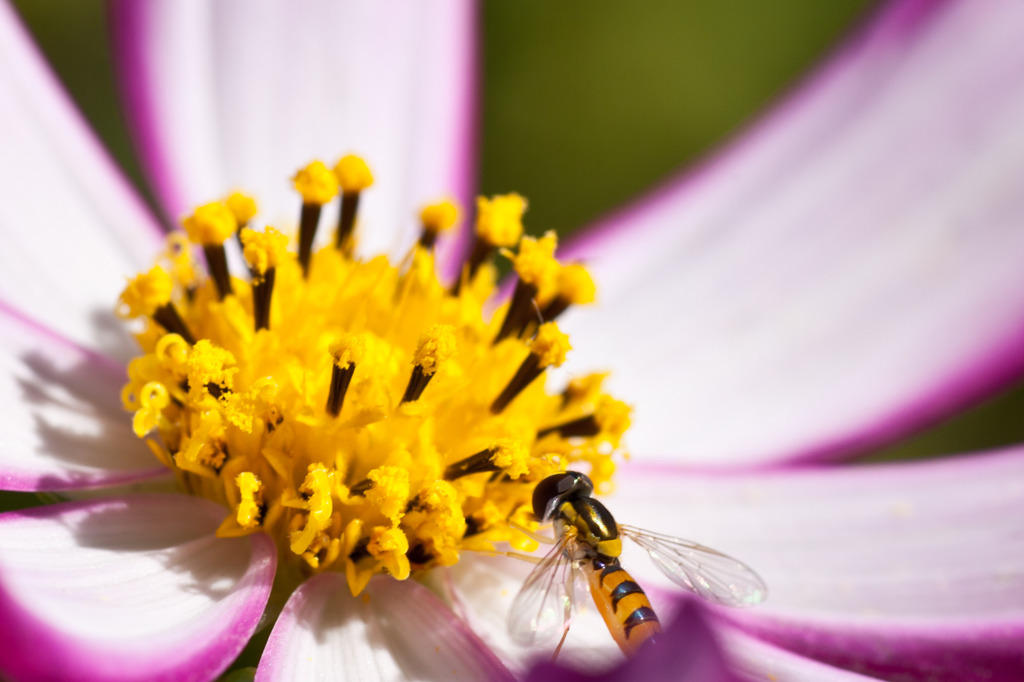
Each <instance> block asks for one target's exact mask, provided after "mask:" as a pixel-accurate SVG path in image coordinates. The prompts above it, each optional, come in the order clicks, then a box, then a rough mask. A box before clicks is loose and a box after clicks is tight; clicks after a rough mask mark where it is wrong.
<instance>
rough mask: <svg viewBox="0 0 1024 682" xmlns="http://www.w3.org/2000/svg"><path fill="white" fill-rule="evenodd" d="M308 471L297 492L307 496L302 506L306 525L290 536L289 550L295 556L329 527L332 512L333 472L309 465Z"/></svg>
mask: <svg viewBox="0 0 1024 682" xmlns="http://www.w3.org/2000/svg"><path fill="white" fill-rule="evenodd" d="M308 471H309V473H307V474H306V480H305V481H303V483H302V487H301V488H299V490H300V491H302V492H304V493H305V494H306V495H307V498H306V500H305V503H304V504H303V505H302V506H303V507H304V508H305V509H307V510H308V511H309V514H308V516H307V518H306V525H305V526H304V527H303V528H302V529H301V530H297V531H294V532H293V533H292V535H291V550H292V552H294V553H295V554H302V553H303V552H305V551H306V549H307V548H309V545H310V544H311V543H312V542H313V540H314V539H315V538H316V537H317V536H318V535H319V534H320V533H322V532H323V531H324V529H325V528H327V526H329V525H330V523H331V513H332V512H333V511H334V501H333V500H332V499H331V488H332V486H333V483H334V480H333V479H334V472H333V471H329V470H328V469H327V467H325V466H324V465H323V464H310V465H309V470H308Z"/></svg>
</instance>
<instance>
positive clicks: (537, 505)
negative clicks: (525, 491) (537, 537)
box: [533, 473, 575, 521]
mask: <svg viewBox="0 0 1024 682" xmlns="http://www.w3.org/2000/svg"><path fill="white" fill-rule="evenodd" d="M574 483H575V481H574V477H573V475H572V474H571V473H565V474H554V475H552V476H548V477H547V478H545V479H544V480H543V481H541V482H540V483H538V484H537V487H536V488H534V489H533V513H534V514H535V515H536V516H537V518H538V519H540V520H541V521H547V520H548V515H549V514H550V513H551V512H552V511H554V507H555V505H552V504H551V502H552V501H554V500H555V499H556V498H559V497H562V496H563V495H565V494H566V493H567V492H569V491H570V490H572V487H573V485H574Z"/></svg>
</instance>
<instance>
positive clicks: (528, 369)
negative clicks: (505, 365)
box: [491, 322, 572, 414]
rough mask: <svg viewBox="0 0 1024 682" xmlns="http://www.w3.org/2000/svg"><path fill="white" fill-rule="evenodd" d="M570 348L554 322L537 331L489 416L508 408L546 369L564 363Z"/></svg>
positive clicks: (493, 404) (542, 326) (566, 339)
mask: <svg viewBox="0 0 1024 682" xmlns="http://www.w3.org/2000/svg"><path fill="white" fill-rule="evenodd" d="M571 348H572V346H570V345H569V337H568V336H566V335H565V334H563V333H562V332H561V330H559V329H558V326H557V325H556V324H555V323H554V322H546V323H544V324H542V325H541V326H540V328H539V329H538V330H537V336H535V337H534V339H533V341H531V342H530V354H529V355H527V356H526V359H525V360H523V364H521V365H519V369H518V370H516V373H515V375H514V376H513V377H512V379H511V380H510V381H509V382H508V385H507V386H505V390H503V391H502V392H501V395H499V396H498V397H497V398H496V399H495V400H494V402H493V403H491V414H499V413H500V412H501V411H502V410H504V409H505V408H506V407H508V404H509V403H510V402H512V401H513V400H514V399H515V398H516V396H518V395H519V394H520V392H522V390H523V389H524V388H526V387H527V386H529V385H530V384H531V383H533V380H534V379H536V378H537V377H539V376H540V375H541V374H543V372H544V370H545V369H547V368H548V367H551V366H554V367H558V366H559V365H561V364H562V363H563V362H565V356H566V353H568V352H569V350H570V349H571Z"/></svg>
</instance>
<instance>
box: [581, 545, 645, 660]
mask: <svg viewBox="0 0 1024 682" xmlns="http://www.w3.org/2000/svg"><path fill="white" fill-rule="evenodd" d="M584 572H585V573H586V574H587V580H588V581H589V582H590V594H591V596H592V597H593V598H594V604H596V605H597V610H598V611H600V612H601V616H602V617H603V618H604V622H605V624H606V625H607V626H608V631H609V632H611V633H612V637H614V638H615V642H616V643H617V644H618V645H619V648H620V649H622V652H623V653H624V654H626V655H627V656H632V655H633V654H635V653H636V652H637V650H638V649H639V648H640V647H641V646H642V645H643V643H644V642H646V641H647V640H649V639H651V638H652V637H654V636H655V635H657V634H658V633H659V632H661V623H660V622H658V616H657V615H656V614H655V613H654V609H652V608H651V602H650V601H649V600H648V599H647V595H646V594H644V591H643V588H641V587H640V586H639V585H637V583H636V581H634V580H633V578H632V576H630V575H629V573H627V572H626V571H625V570H624V569H623V568H622V565H621V564H620V563H619V561H618V559H612V560H611V561H609V560H608V558H607V557H604V558H603V561H602V562H599V563H597V564H596V565H595V563H594V562H588V563H586V564H584Z"/></svg>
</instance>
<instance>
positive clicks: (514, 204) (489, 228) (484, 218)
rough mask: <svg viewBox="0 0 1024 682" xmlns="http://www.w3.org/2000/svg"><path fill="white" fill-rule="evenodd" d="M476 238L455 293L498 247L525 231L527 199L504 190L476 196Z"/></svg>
mask: <svg viewBox="0 0 1024 682" xmlns="http://www.w3.org/2000/svg"><path fill="white" fill-rule="evenodd" d="M476 211H477V216H476V240H475V241H474V243H473V250H472V251H471V252H470V254H469V260H468V261H467V262H466V264H465V265H464V266H463V269H462V275H461V276H460V277H459V279H457V280H455V284H454V285H453V286H452V295H453V296H457V295H458V293H459V291H460V289H461V287H462V281H463V280H465V281H466V283H469V282H472V281H473V278H474V277H475V276H476V273H477V271H478V270H479V269H480V266H481V265H483V264H484V262H486V261H487V259H488V258H490V256H491V254H492V253H494V250H495V249H497V248H499V247H510V246H513V245H514V244H515V243H516V242H517V241H519V238H520V237H521V236H522V234H523V213H524V212H525V211H526V199H524V198H523V197H521V196H519V195H518V194H503V195H499V196H495V197H494V198H492V199H487V198H485V197H477V200H476Z"/></svg>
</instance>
